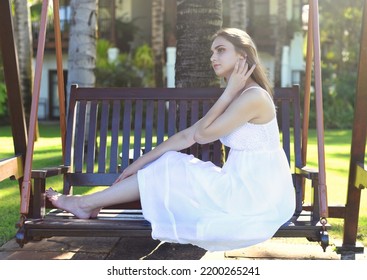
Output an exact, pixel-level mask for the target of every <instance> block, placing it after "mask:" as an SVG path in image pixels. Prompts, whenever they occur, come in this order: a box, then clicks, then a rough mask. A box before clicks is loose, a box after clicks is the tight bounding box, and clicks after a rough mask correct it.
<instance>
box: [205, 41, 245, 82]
mask: <svg viewBox="0 0 367 280" xmlns="http://www.w3.org/2000/svg"><path fill="white" fill-rule="evenodd" d="M211 51H212V56H211V57H210V61H211V63H212V67H213V69H214V71H215V74H216V75H217V76H218V77H223V78H226V79H227V80H228V79H229V77H230V75H231V74H232V71H233V68H234V65H235V64H236V62H237V61H238V59H239V58H240V57H242V56H241V55H240V54H239V53H237V51H236V49H235V47H234V45H233V44H232V43H231V42H229V41H228V40H226V39H224V38H223V37H217V38H215V39H214V41H213V43H212V47H211Z"/></svg>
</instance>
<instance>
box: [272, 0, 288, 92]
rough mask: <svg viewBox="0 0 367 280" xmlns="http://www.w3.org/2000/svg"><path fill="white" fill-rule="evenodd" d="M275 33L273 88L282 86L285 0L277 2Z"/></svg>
mask: <svg viewBox="0 0 367 280" xmlns="http://www.w3.org/2000/svg"><path fill="white" fill-rule="evenodd" d="M277 22H278V24H277V33H276V38H277V39H276V43H275V55H274V57H275V62H274V64H275V65H274V86H275V87H280V86H281V84H282V75H281V73H282V52H283V47H284V46H285V45H286V44H287V0H278V16H277Z"/></svg>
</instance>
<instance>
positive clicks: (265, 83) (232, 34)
mask: <svg viewBox="0 0 367 280" xmlns="http://www.w3.org/2000/svg"><path fill="white" fill-rule="evenodd" d="M217 37H222V38H224V39H226V40H227V41H229V42H231V43H232V44H233V45H234V47H235V49H236V51H237V52H238V53H239V54H242V55H244V56H245V54H246V55H247V63H248V64H249V67H251V66H252V65H253V64H256V68H255V70H254V72H252V74H251V78H252V79H253V80H254V81H255V82H256V83H257V84H258V85H259V86H261V87H262V88H263V89H265V90H266V91H267V92H269V93H270V94H273V89H272V86H271V84H270V81H269V79H268V76H267V74H266V71H265V68H264V66H263V65H262V64H261V63H260V59H259V56H258V54H257V49H256V45H255V43H254V41H253V40H252V39H251V37H250V36H249V35H248V34H247V33H246V32H245V31H243V30H241V29H237V28H223V29H220V30H219V31H217V32H216V33H215V34H214V35H213V38H212V39H213V40H214V39H215V38H217Z"/></svg>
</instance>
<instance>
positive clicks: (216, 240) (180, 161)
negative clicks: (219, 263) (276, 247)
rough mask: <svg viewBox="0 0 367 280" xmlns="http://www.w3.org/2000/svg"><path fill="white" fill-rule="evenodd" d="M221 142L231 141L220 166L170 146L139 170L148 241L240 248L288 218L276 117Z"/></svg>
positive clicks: (290, 195) (290, 200)
mask: <svg viewBox="0 0 367 280" xmlns="http://www.w3.org/2000/svg"><path fill="white" fill-rule="evenodd" d="M269 98H270V96H269ZM274 110H275V107H274ZM220 140H221V142H222V143H223V144H224V145H225V146H228V147H230V152H229V154H228V158H227V160H226V162H225V163H224V165H223V167H222V168H220V167H217V166H215V165H214V164H213V163H212V162H210V161H209V162H204V161H201V160H199V159H197V158H195V157H194V156H192V155H187V154H184V153H181V152H175V151H172V152H167V153H165V154H164V155H162V156H161V157H160V158H158V159H157V160H155V161H154V162H152V163H150V164H149V165H147V166H146V167H144V168H143V169H141V170H139V171H138V183H139V191H140V197H141V204H142V210H143V215H144V217H145V219H147V220H148V221H149V222H150V223H151V225H152V238H153V239H158V240H161V241H165V242H173V243H181V244H193V245H196V246H199V247H201V248H204V249H206V250H209V251H225V250H232V249H239V248H244V247H247V246H251V245H254V244H256V243H260V242H263V241H265V240H267V239H269V238H271V237H272V236H273V235H274V233H275V232H276V231H277V230H278V229H279V227H280V226H282V225H283V224H284V223H285V222H287V221H288V220H289V219H290V218H291V217H292V215H293V213H294V210H295V192H294V187H293V183H292V177H291V173H290V168H289V164H288V161H287V159H286V156H285V153H284V151H283V149H282V148H281V147H280V138H279V130H278V124H277V120H276V118H274V119H273V120H271V121H270V122H268V123H266V124H252V123H246V124H244V125H243V126H241V127H239V128H237V129H236V130H234V131H233V132H232V133H230V134H229V135H227V136H225V137H223V138H221V139H220Z"/></svg>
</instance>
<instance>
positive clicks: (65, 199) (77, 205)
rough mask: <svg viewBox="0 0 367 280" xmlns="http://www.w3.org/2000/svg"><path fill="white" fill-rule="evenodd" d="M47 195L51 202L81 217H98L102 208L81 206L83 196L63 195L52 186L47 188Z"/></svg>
mask: <svg viewBox="0 0 367 280" xmlns="http://www.w3.org/2000/svg"><path fill="white" fill-rule="evenodd" d="M46 196H47V198H48V199H49V200H50V201H51V203H52V204H53V205H54V206H55V207H57V208H59V209H62V210H65V211H68V212H70V213H72V214H73V215H74V216H76V217H78V218H79V219H89V218H91V217H92V218H96V217H97V215H98V212H99V210H100V209H88V208H86V207H82V206H81V198H82V196H77V195H70V196H69V195H63V194H60V193H58V192H56V191H54V190H53V189H52V188H49V189H48V190H46Z"/></svg>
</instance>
